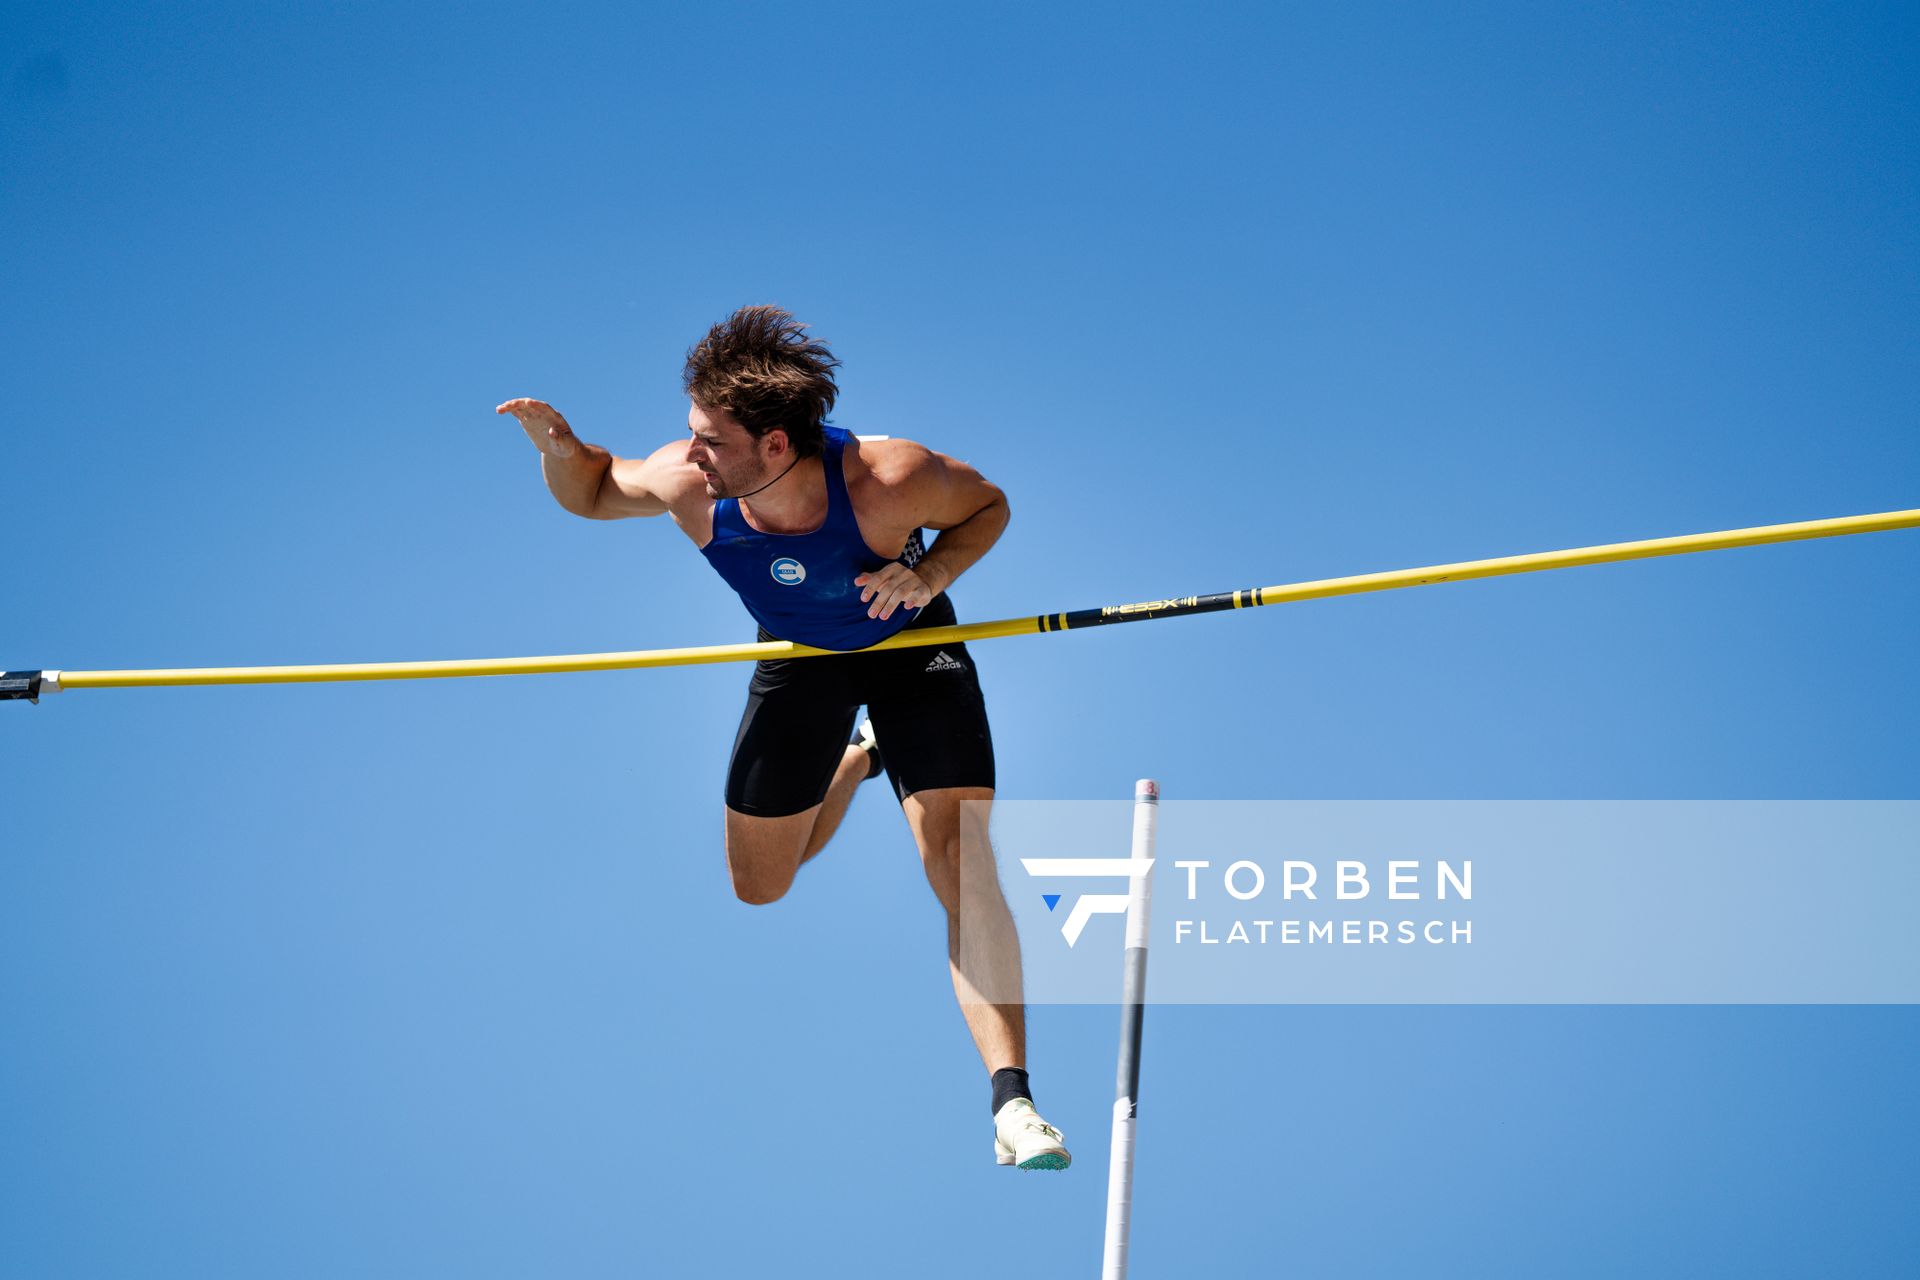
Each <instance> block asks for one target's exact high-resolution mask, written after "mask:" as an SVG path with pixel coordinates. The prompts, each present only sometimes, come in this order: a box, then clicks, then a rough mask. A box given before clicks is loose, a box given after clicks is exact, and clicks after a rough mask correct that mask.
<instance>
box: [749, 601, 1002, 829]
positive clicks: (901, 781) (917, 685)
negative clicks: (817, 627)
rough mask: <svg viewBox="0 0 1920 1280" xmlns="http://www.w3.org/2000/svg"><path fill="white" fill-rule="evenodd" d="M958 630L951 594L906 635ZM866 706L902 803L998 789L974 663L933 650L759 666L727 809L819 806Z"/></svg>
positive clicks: (774, 814) (957, 653)
mask: <svg viewBox="0 0 1920 1280" xmlns="http://www.w3.org/2000/svg"><path fill="white" fill-rule="evenodd" d="M953 621H954V615H953V602H952V601H950V600H948V599H947V597H946V596H945V595H944V594H942V595H939V596H936V597H934V599H933V600H932V601H930V602H929V603H928V604H927V605H926V607H925V608H923V609H921V610H920V615H919V616H918V617H916V618H915V619H914V620H913V621H912V622H909V623H908V624H907V626H906V629H907V630H909V631H913V630H917V629H919V628H921V627H945V626H951V625H952V624H953ZM774 638H775V637H773V636H771V635H768V634H767V632H766V631H765V630H764V629H763V630H762V631H761V632H760V639H762V640H772V639H774ZM862 706H864V707H866V709H867V714H868V715H869V716H870V717H871V718H872V719H873V735H874V737H875V738H876V739H878V740H879V743H880V758H881V759H882V760H884V761H886V765H887V776H888V777H889V778H890V779H892V781H893V792H894V794H895V795H897V796H899V797H900V798H901V799H902V800H904V799H906V798H907V797H908V796H910V795H912V794H913V793H914V792H916V791H927V790H931V789H933V788H935V787H991V786H993V736H992V734H991V733H989V732H988V730H987V705H986V700H985V699H984V698H982V697H981V695H980V678H979V675H978V674H977V673H976V671H975V670H974V666H973V658H972V656H971V655H969V654H968V653H967V647H966V646H965V645H963V644H940V645H927V646H925V647H922V648H917V649H886V650H882V651H881V652H879V653H849V654H845V655H837V656H835V657H831V658H768V659H764V660H762V661H761V662H759V663H758V664H757V665H756V666H755V667H754V670H753V682H752V683H751V684H749V685H748V686H747V710H746V713H745V714H744V715H742V716H741V717H740V732H739V733H738V734H737V735H736V736H735V738H734V740H733V761H732V763H731V764H729V765H728V766H727V807H728V808H729V809H732V810H734V811H736V812H738V813H746V814H752V815H753V816H755V817H761V818H779V817H784V816H786V815H788V814H793V813H800V812H803V811H804V810H807V809H811V808H812V807H813V806H814V805H816V804H819V803H820V801H821V800H823V799H825V798H826V794H827V786H828V784H829V783H831V782H832V781H833V773H834V770H835V769H836V768H838V767H839V764H840V759H841V757H842V756H843V755H845V754H846V749H847V740H848V738H850V737H851V736H852V734H853V724H854V720H855V718H856V717H857V716H858V714H859V711H860V708H861V707H862Z"/></svg>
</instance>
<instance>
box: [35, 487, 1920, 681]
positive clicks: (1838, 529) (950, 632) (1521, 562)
mask: <svg viewBox="0 0 1920 1280" xmlns="http://www.w3.org/2000/svg"><path fill="white" fill-rule="evenodd" d="M1915 527H1920V509H1917V510H1911V511H1887V512H1882V513H1880V514H1877V515H1864V516H1839V517H1836V518H1834V519H1830V520H1803V521H1800V522H1799V523H1796V524H1772V525H1762V526H1760V527H1758V528H1753V529H1730V530H1727V531H1725V532H1722V533H1693V534H1685V535H1682V536H1680V537H1675V538H1649V539H1647V540H1645V541H1642V542H1614V543H1609V544H1607V545H1605V546H1598V547H1576V548H1574V549H1572V550H1569V551H1540V552H1535V553H1533V554H1531V555H1519V556H1503V557H1500V558H1498V559H1493V560H1464V561H1461V562H1459V563H1457V564H1439V565H1428V566H1426V567H1424V568H1419V569H1397V570H1393V571H1391V572H1387V573H1364V574H1358V575H1355V576H1353V577H1348V578H1322V579H1319V580H1317V581H1313V582H1294V583H1287V584H1284V585H1281V586H1275V587H1256V588H1252V589H1243V590H1240V591H1233V592H1222V593H1217V594H1215V595H1210V596H1186V597H1180V598H1175V599H1169V600H1154V601H1147V602H1143V603H1140V604H1128V605H1110V606H1107V607H1105V608H1100V609H1083V610H1078V611H1074V612H1068V613H1056V614H1040V615H1037V616H1035V617H1031V618H1004V619H1001V620H1000V621H998V622H974V623H967V624H964V625H961V626H953V627H927V628H923V629H918V630H913V631H903V632H901V633H900V634H898V635H895V636H892V637H890V638H888V639H886V640H883V641H881V642H880V643H879V644H877V645H874V646H873V650H878V649H908V648H918V647H922V646H926V645H938V644H952V643H955V642H961V641H968V640H993V639H998V638H1000V637H1002V636H1021V635H1037V634H1040V633H1042V632H1050V631H1070V630H1078V629H1081V628H1084V627H1088V626H1100V625H1105V624H1109V623H1115V622H1132V621H1144V620H1149V619H1155V618H1165V617H1176V616H1180V615H1182V614H1188V613H1204V612H1211V611H1214V610H1220V609H1242V608H1251V607H1257V606H1261V605H1270V604H1289V603H1292V602H1294V601H1297V600H1318V599H1322V598H1325V597H1327V596H1347V595H1359V594H1361V593H1363V592H1368V591H1394V590H1398V589H1399V588H1401V587H1424V586H1431V585H1434V584H1436V583H1442V582H1464V581H1467V580H1469V579H1472V578H1494V577H1500V576H1503V575H1505V574H1513V573H1539V572H1542V571H1544V570H1548V569H1570V568H1573V567H1575V566H1576V565H1587V564H1610V563H1612V562H1614V561H1616V560H1645V559H1650V558H1652V557H1654V556H1678V555H1690V554H1692V553H1693V552H1696V551H1720V550H1725V549H1727V548H1731V547H1757V546H1762V545H1765V544H1767V543H1771V542H1794V541H1799V540H1801V539H1805V538H1833V537H1840V536H1843V535H1846V534H1855V533H1877V532H1882V531H1885V530H1890V529H1911V528H1915ZM873 650H863V651H862V652H872V651H873ZM833 652H834V651H832V650H828V649H815V648H812V647H810V646H808V645H802V644H790V643H788V642H786V641H779V640H776V641H769V642H766V643H763V644H717V645H706V646H701V647H696V648H688V649H638V650H633V651H631V652H627V653H576V654H562V655H555V656H550V657H537V658H467V659H456V660H451V661H440V662H348V663H327V664H321V665H315V666H284V667H182V668H173V669H160V670H151V671H57V672H56V671H47V672H44V673H32V674H33V675H35V676H36V677H41V676H43V677H44V680H43V681H42V682H41V683H40V686H39V688H38V690H37V691H38V692H46V693H53V692H58V691H61V690H65V689H124V688H132V687H139V686H156V685H204V684H297V683H307V682H317V681H333V680H422V679H437V678H441V677H448V676H513V675H539V674H548V673H553V672H561V671H623V670H627V669H629V668H633V667H681V666H692V665H694V664H697V663H707V662H751V661H755V660H757V659H760V658H812V657H821V656H827V655H830V654H832V653H833ZM9 674H10V675H17V674H20V673H9Z"/></svg>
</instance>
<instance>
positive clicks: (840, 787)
mask: <svg viewBox="0 0 1920 1280" xmlns="http://www.w3.org/2000/svg"><path fill="white" fill-rule="evenodd" d="M871 763H872V762H871V761H870V760H869V758H868V756H867V753H866V752H865V751H863V750H861V749H860V748H859V747H856V746H849V747H848V748H847V749H846V750H845V751H843V752H841V753H840V764H839V767H838V768H836V769H835V770H834V772H833V781H832V782H830V783H828V784H827V798H826V799H825V800H822V801H821V802H820V812H819V813H817V814H815V815H814V819H813V829H812V830H811V831H810V832H809V833H808V835H807V845H806V849H805V850H804V851H803V852H802V853H801V855H800V861H802V862H805V861H806V860H807V859H808V858H811V857H812V856H813V855H814V854H816V853H818V852H820V851H821V850H822V849H824V848H826V847H827V841H829V840H831V839H833V833H834V832H835V831H837V830H839V829H840V819H842V818H844V817H846V816H847V806H848V805H849V804H851V803H852V802H853V793H854V792H855V791H856V790H857V789H858V788H859V786H860V784H861V783H863V782H865V781H866V780H867V772H868V770H869V768H870V767H871Z"/></svg>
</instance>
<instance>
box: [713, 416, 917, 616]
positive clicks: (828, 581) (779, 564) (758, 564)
mask: <svg viewBox="0 0 1920 1280" xmlns="http://www.w3.org/2000/svg"><path fill="white" fill-rule="evenodd" d="M825 433H826V446H825V448H824V449H823V450H822V453H821V463H822V465H823V469H824V470H825V471H826V476H827V518H826V521H825V522H824V523H822V524H821V526H820V527H819V528H818V529H815V530H814V531H813V532H811V533H762V532H761V531H760V530H758V529H755V528H754V527H753V526H751V525H749V524H748V523H747V519H746V517H745V516H743V515H741V514H740V500H739V499H738V498H721V499H720V500H719V501H718V502H716V503H714V506H713V538H712V540H711V541H709V542H708V543H707V545H706V546H704V547H702V548H700V554H701V555H703V556H705V557H706V558H707V563H708V564H711V565H712V566H713V567H714V570H715V571H716V572H717V573H719V575H720V576H721V577H722V578H725V579H726V580H727V585H728V586H730V587H732V588H733V589H734V590H735V591H737V592H739V593H740V601H741V603H742V604H744V605H746V606H747V612H748V613H750V614H752V615H753V616H754V619H755V620H756V621H757V622H759V624H760V625H761V626H762V627H765V628H766V629H767V630H768V631H769V632H771V633H772V634H773V635H775V636H777V637H779V638H780V639H782V640H791V641H793V642H794V643H796V644H807V645H812V646H814V647H815V648H819V649H841V650H846V649H864V648H866V647H867V646H868V645H871V644H878V643H880V641H882V640H885V639H886V638H887V637H888V636H890V635H893V634H894V633H895V632H897V631H900V630H901V629H902V628H904V627H905V626H906V625H907V623H908V622H910V621H912V620H913V617H914V615H915V614H916V613H918V612H919V611H918V610H917V609H904V608H902V609H895V610H894V611H893V616H892V617H891V618H887V619H885V620H884V621H883V620H881V619H879V618H869V617H868V616H867V609H868V607H869V606H868V605H865V604H862V603H861V602H860V588H859V587H857V586H855V585H854V583H853V580H854V578H856V577H857V576H859V575H860V574H863V573H871V572H873V570H875V569H878V568H879V567H880V566H881V565H883V564H886V563H887V561H886V559H885V558H884V557H882V556H877V555H875V554H874V553H873V552H872V551H871V550H869V549H868V547H867V544H866V541H865V540H864V539H863V538H861V536H860V525H859V523H858V522H856V521H855V520H854V518H853V502H852V500H851V499H850V498H848V497H847V477H846V471H845V469H844V467H843V466H842V463H841V454H842V452H843V451H844V450H845V448H846V444H847V440H848V438H849V437H848V435H847V433H846V432H845V431H842V430H841V429H840V428H838V427H827V428H825ZM924 553H925V550H924V543H922V541H921V538H920V531H919V530H918V529H915V530H914V531H913V536H911V537H909V538H908V539H907V546H906V549H905V550H904V551H902V552H901V553H900V563H901V564H904V565H906V566H907V567H908V568H912V567H913V565H914V564H915V563H917V562H918V561H919V559H920V557H921V556H922V555H923V554H924Z"/></svg>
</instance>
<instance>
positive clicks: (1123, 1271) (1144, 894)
mask: <svg viewBox="0 0 1920 1280" xmlns="http://www.w3.org/2000/svg"><path fill="white" fill-rule="evenodd" d="M1159 829H1160V784H1159V783H1157V782H1154V781H1152V780H1151V779H1148V778H1142V779H1141V780H1140V781H1139V782H1138V783H1136V784H1135V785H1134V789H1133V864H1134V871H1133V874H1132V875H1130V876H1129V877H1128V878H1127V959H1126V978H1125V980H1124V983H1123V985H1122V987H1121V993H1120V1075H1119V1081H1118V1083H1117V1085H1116V1086H1115V1089H1114V1094H1115V1097H1114V1102H1113V1152H1112V1158H1111V1160H1110V1161H1109V1163H1108V1166H1107V1247H1106V1254H1105V1256H1104V1258H1103V1259H1102V1262H1101V1266H1100V1275H1101V1277H1102V1280H1126V1276H1127V1236H1128V1229H1129V1228H1130V1227H1131V1226H1132V1225H1133V1126H1134V1113H1135V1110H1136V1104H1137V1102H1138V1100H1139V1097H1140V1029H1141V1018H1142V1016H1143V1015H1144V1014H1145V1012H1146V1009H1145V1005H1146V1000H1147V932H1148V929H1147V926H1148V918H1149V916H1150V914H1151V912H1152V907H1153V871H1152V867H1153V842H1154V837H1155V835H1156V834H1158V832H1159Z"/></svg>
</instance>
